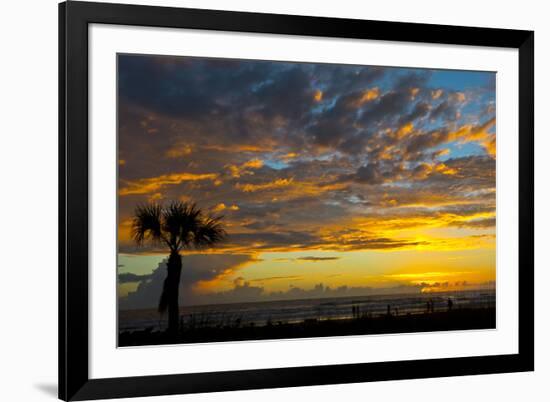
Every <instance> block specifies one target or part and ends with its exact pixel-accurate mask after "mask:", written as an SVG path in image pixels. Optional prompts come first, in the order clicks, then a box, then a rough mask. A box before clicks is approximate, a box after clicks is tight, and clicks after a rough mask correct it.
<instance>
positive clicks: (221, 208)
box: [212, 202, 239, 212]
mask: <svg viewBox="0 0 550 402" xmlns="http://www.w3.org/2000/svg"><path fill="white" fill-rule="evenodd" d="M212 210H213V211H214V212H221V211H225V210H229V211H238V210H239V207H238V206H237V205H235V204H233V205H230V206H226V205H225V204H224V203H223V202H220V203H219V204H218V205H216V206H215V207H214V208H212Z"/></svg>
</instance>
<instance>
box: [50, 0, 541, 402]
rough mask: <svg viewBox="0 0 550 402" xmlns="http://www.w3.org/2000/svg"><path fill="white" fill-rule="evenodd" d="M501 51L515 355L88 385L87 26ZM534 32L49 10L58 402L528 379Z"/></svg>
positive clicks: (131, 9)
mask: <svg viewBox="0 0 550 402" xmlns="http://www.w3.org/2000/svg"><path fill="white" fill-rule="evenodd" d="M92 23H99V24H117V25H134V26H149V27H171V28H192V29H201V30H217V31H230V32H235V31H240V32H251V33H254V32H255V33H271V34H286V35H305V36H322V37H332V38H355V39H374V40H386V41H401V42H423V43H437V44H451V45H472V46H488V47H507V48H514V49H517V50H518V51H519V98H518V106H519V133H518V135H519V149H518V152H519V260H518V270H519V345H518V353H517V354H508V355H498V356H471V357H460V358H443V359H428V360H413V361H398V362H378V363H360V364H341V365H326V366H314V367H294V368H276V369H261V370H243V371H224V372H213V373H191V374H173V375H158V376H142V377H124V378H105V379H90V378H89V374H88V359H89V356H88V353H89V350H88V336H89V335H88V285H89V283H88V257H89V250H88V246H89V245H88V212H89V210H88V25H89V24H92ZM533 159H534V32H532V31H520V30H509V29H493V28H473V27H459V26H446V25H430V24H415V23H401V22H382V21H363V20H351V19H337V18H321V17H306V16H291V15H274V14H256V13H243V12H229V11H210V10H198V9H183V8H169V7H156V6H141V5H139V6H138V5H121V4H103V3H88V2H78V1H70V2H66V3H61V4H60V5H59V398H61V399H63V400H89V399H103V398H120V397H137V396H153V395H169V394H183V393H197V392H213V391H226V390H242V389H254V388H273V387H293V386H306V385H320V384H336V383H351V382H365V381H382V380H397V379H411V378H426V377H445V376H461V375H472V374H488V373H505V372H519V371H532V370H534V162H533Z"/></svg>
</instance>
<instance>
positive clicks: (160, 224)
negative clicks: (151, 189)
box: [132, 201, 226, 334]
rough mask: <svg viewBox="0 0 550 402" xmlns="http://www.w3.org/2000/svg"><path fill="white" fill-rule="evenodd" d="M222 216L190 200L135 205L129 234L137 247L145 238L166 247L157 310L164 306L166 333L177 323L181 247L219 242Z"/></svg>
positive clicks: (222, 231) (198, 246)
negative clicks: (165, 267)
mask: <svg viewBox="0 0 550 402" xmlns="http://www.w3.org/2000/svg"><path fill="white" fill-rule="evenodd" d="M222 219H223V216H209V215H205V214H204V213H203V212H202V210H201V209H200V208H197V206H196V205H195V204H194V203H185V202H179V201H174V202H172V203H171V204H170V205H169V206H168V207H164V206H162V205H161V204H157V203H149V204H145V205H138V206H137V207H136V209H135V211H134V219H133V222H132V232H133V237H134V240H135V241H136V243H137V244H138V246H141V245H143V243H144V242H145V241H149V242H150V243H151V244H154V245H162V246H167V247H168V248H169V250H170V256H169V257H168V266H167V271H168V272H167V275H166V279H165V280H164V286H163V289H162V294H161V296H160V301H159V306H158V310H159V312H161V313H163V312H165V311H166V309H167V308H168V332H170V333H172V334H175V333H177V331H178V325H179V303H178V296H179V283H180V276H181V266H182V264H181V255H180V251H181V250H183V249H190V248H195V249H200V248H204V247H209V246H212V245H214V244H216V243H218V242H220V241H222V240H223V239H224V238H225V236H226V232H225V230H224V229H223V226H222V222H221V220H222Z"/></svg>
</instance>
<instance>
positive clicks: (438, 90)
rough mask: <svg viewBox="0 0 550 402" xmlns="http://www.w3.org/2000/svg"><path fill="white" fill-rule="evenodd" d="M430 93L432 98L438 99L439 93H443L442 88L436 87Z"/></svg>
mask: <svg viewBox="0 0 550 402" xmlns="http://www.w3.org/2000/svg"><path fill="white" fill-rule="evenodd" d="M431 95H432V99H434V100H435V99H439V98H441V95H443V90H442V89H436V90H435V91H432V92H431Z"/></svg>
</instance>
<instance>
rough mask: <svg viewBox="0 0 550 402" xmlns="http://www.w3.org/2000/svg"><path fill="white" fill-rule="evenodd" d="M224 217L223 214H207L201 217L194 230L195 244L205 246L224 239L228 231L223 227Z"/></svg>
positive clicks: (200, 246) (199, 246)
mask: <svg viewBox="0 0 550 402" xmlns="http://www.w3.org/2000/svg"><path fill="white" fill-rule="evenodd" d="M222 219H223V216H215V217H211V216H207V217H204V218H203V219H201V222H200V224H199V226H198V227H197V229H196V230H195V232H194V236H193V245H194V246H195V247H196V248H204V247H210V246H213V245H214V244H216V243H219V242H221V241H223V240H224V239H225V238H226V236H227V233H226V231H225V229H224V228H223V224H222Z"/></svg>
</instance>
